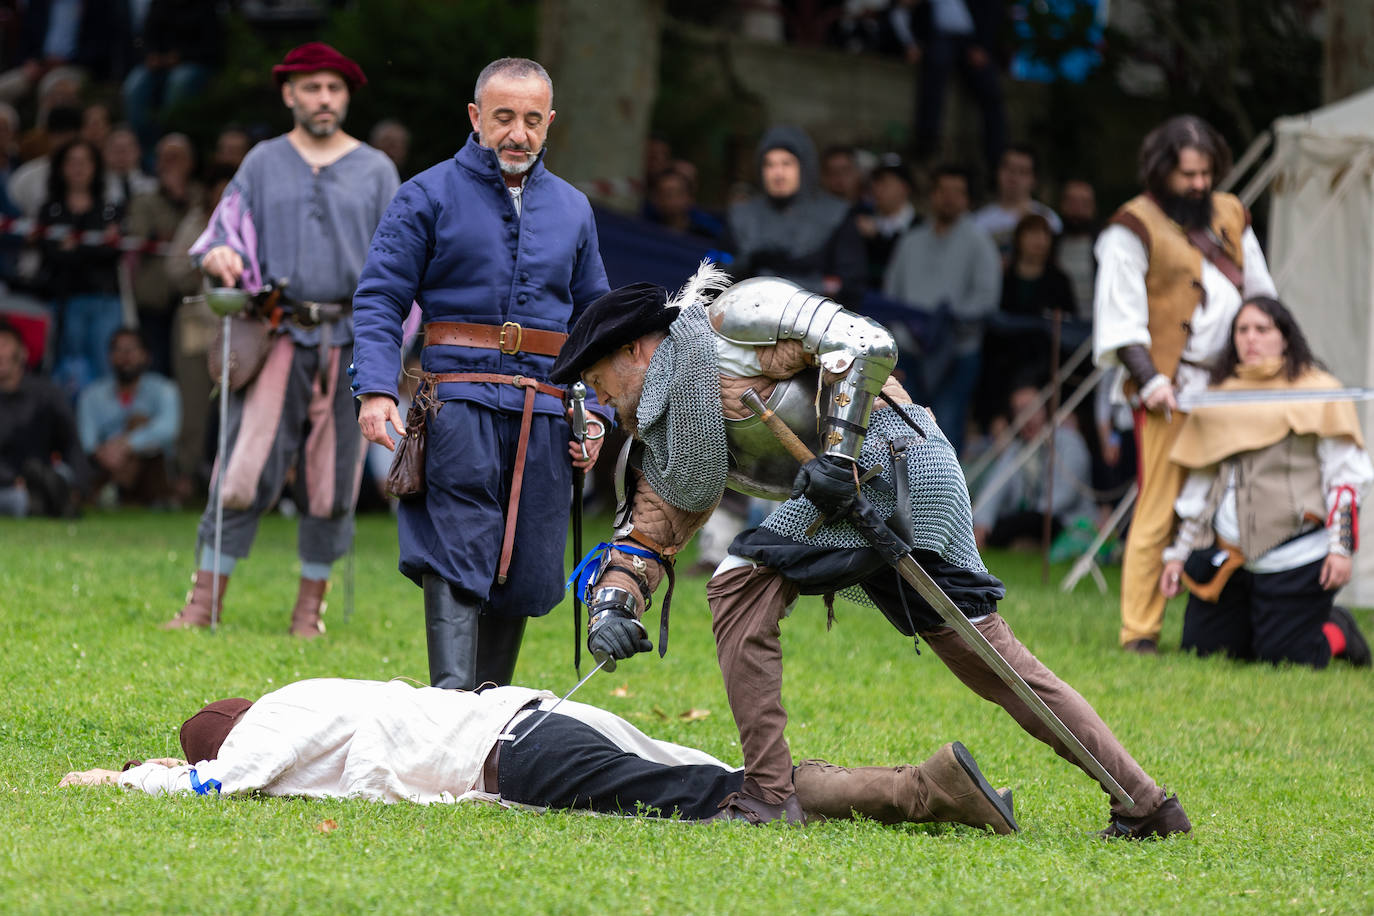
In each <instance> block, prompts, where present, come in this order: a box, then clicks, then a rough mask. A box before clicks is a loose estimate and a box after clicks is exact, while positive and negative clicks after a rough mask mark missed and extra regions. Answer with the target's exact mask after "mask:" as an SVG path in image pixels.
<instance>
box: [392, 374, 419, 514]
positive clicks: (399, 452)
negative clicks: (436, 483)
mask: <svg viewBox="0 0 1374 916" xmlns="http://www.w3.org/2000/svg"><path fill="white" fill-rule="evenodd" d="M425 401H426V399H425V398H423V397H420V396H419V393H418V392H417V395H416V398H415V400H414V401H412V402H411V405H410V410H408V411H407V412H406V432H405V435H404V436H402V437H401V441H400V442H397V443H396V453H395V454H394V455H393V456H392V457H391V469H390V470H388V471H387V474H386V492H387V493H388V494H390V495H392V496H394V497H396V498H397V499H416V498H417V497H420V496H423V495H424V493H425V444H426V438H427V436H426V429H425V427H426V422H427V421H428V419H429V411H427V410H426V409H425Z"/></svg>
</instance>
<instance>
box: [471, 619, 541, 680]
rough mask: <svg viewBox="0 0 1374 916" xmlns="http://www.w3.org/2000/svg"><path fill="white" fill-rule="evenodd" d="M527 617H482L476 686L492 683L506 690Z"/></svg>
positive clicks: (478, 627) (513, 669) (478, 634)
mask: <svg viewBox="0 0 1374 916" xmlns="http://www.w3.org/2000/svg"><path fill="white" fill-rule="evenodd" d="M528 620H529V618H528V617H502V616H497V615H496V614H483V615H482V616H481V618H479V620H478V624H477V686H479V687H480V686H482V685H483V684H485V683H487V682H488V681H490V682H491V683H493V684H495V685H496V686H497V687H505V686H506V685H507V684H509V683H510V679H511V677H512V676H513V675H514V674H515V660H516V659H517V658H519V657H520V641H521V640H522V639H524V637H525V623H526V622H527V621H528Z"/></svg>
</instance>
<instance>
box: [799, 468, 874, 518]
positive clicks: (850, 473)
mask: <svg viewBox="0 0 1374 916" xmlns="http://www.w3.org/2000/svg"><path fill="white" fill-rule="evenodd" d="M854 468H855V465H854V462H852V461H850V460H849V459H848V458H841V457H839V456H837V455H822V456H821V457H819V458H813V459H812V460H811V461H808V462H807V463H806V464H804V465H802V469H801V470H800V471H798V472H797V479H796V480H794V481H792V498H793V499H797V498H799V497H802V496H805V497H806V498H807V499H809V500H811V503H812V505H814V506H815V507H816V508H817V509H819V510H820V512H821V515H822V516H824V518H825V520H826V521H827V522H837V521H839V520H840V519H842V518H844V517H845V516H847V515H849V513H850V512H851V511H852V510H853V509H854V500H856V499H858V497H859V483H858V478H857V477H855V476H854Z"/></svg>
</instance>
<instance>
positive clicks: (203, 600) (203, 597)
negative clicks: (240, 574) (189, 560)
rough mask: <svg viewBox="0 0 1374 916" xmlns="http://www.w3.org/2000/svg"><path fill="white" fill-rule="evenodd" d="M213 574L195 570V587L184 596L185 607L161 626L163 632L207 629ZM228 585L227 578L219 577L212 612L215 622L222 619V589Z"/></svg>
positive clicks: (203, 570)
mask: <svg viewBox="0 0 1374 916" xmlns="http://www.w3.org/2000/svg"><path fill="white" fill-rule="evenodd" d="M214 582H215V574H214V573H213V572H211V571H210V570H208V569H198V570H196V578H195V585H193V586H192V587H191V593H190V594H189V595H187V596H186V606H185V607H183V608H182V609H181V610H180V611H178V612H177V615H176V616H175V617H173V618H172V619H171V620H169V621H167V622H166V623H164V624H162V625H161V627H162V629H164V630H186V629H190V628H192V627H208V626H209V625H210V620H211V610H210V609H211V597H212V593H213V592H214V591H215V588H214ZM228 585H229V577H228V576H227V575H221V576H220V577H219V596H218V602H217V603H218V605H219V606H218V608H216V610H215V612H214V618H215V619H217V620H220V619H223V618H224V589H225V588H226V587H227V586H228Z"/></svg>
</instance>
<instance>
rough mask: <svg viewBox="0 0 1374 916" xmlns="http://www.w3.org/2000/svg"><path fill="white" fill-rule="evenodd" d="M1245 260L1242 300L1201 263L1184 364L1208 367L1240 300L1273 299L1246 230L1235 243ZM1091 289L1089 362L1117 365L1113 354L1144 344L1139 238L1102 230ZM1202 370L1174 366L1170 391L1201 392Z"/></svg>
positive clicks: (1143, 266)
mask: <svg viewBox="0 0 1374 916" xmlns="http://www.w3.org/2000/svg"><path fill="white" fill-rule="evenodd" d="M1241 250H1242V253H1243V257H1244V260H1245V277H1244V280H1243V286H1244V291H1243V292H1244V295H1243V296H1242V291H1241V290H1237V289H1236V285H1235V284H1234V283H1232V282H1231V281H1230V280H1228V279H1226V275H1225V274H1223V273H1222V272H1221V270H1220V269H1218V268H1217V266H1216V265H1215V264H1213V263H1212V262H1211V261H1209V260H1207V258H1205V257H1204V258H1203V259H1202V289H1203V294H1204V296H1203V300H1202V303H1201V304H1199V305H1198V307H1197V308H1195V309H1194V310H1193V317H1192V319H1191V320H1190V322H1189V324H1190V326H1191V327H1192V333H1191V334H1189V336H1188V342H1187V344H1186V345H1185V346H1184V348H1183V359H1184V360H1186V361H1187V362H1188V363H1201V364H1204V365H1205V364H1207V363H1210V362H1211V361H1212V360H1213V359H1215V358H1216V356H1217V354H1218V353H1220V352H1221V351H1222V349H1223V348H1224V347H1225V346H1226V338H1227V337H1228V336H1229V335H1230V333H1231V321H1232V320H1233V319H1234V318H1235V317H1236V312H1238V311H1240V304H1241V302H1242V300H1243V299H1248V298H1250V297H1251V296H1277V295H1278V293H1277V292H1276V291H1275V289H1274V280H1273V278H1272V277H1270V276H1269V265H1268V264H1266V263H1265V260H1264V252H1263V251H1261V250H1260V245H1259V240H1258V239H1257V238H1255V233H1254V231H1253V230H1251V229H1250V228H1249V227H1247V228H1246V230H1245V234H1244V236H1242V238H1241ZM1094 251H1095V252H1096V254H1097V284H1096V287H1095V288H1094V290H1093V358H1094V359H1095V360H1096V361H1097V364H1098V365H1101V366H1119V365H1120V364H1121V361H1120V360H1119V359H1118V358H1117V353H1116V351H1117V350H1119V349H1121V348H1122V347H1128V346H1131V345H1133V344H1139V345H1141V346H1144V347H1148V346H1149V345H1150V330H1149V321H1150V302H1149V297H1148V296H1147V295H1146V293H1145V273H1146V271H1148V270H1149V267H1150V259H1149V254H1148V252H1147V251H1146V250H1145V245H1144V243H1143V242H1141V241H1140V237H1139V236H1137V235H1136V234H1135V233H1134V232H1132V231H1131V230H1129V229H1127V228H1126V227H1125V226H1119V225H1116V224H1113V225H1110V226H1108V227H1107V228H1106V229H1104V230H1102V234H1101V235H1100V236H1098V238H1097V245H1096V246H1095V248H1094ZM1207 374H1208V372H1207V370H1206V369H1202V368H1199V367H1197V366H1190V365H1187V363H1180V364H1179V367H1178V372H1177V373H1176V375H1175V381H1174V390H1175V391H1176V392H1179V393H1182V392H1185V391H1187V392H1193V391H1201V390H1202V389H1204V388H1206V387H1207V384H1208V380H1207Z"/></svg>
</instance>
